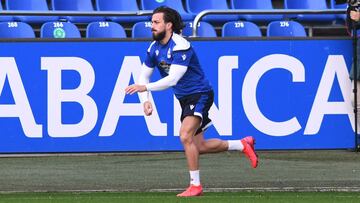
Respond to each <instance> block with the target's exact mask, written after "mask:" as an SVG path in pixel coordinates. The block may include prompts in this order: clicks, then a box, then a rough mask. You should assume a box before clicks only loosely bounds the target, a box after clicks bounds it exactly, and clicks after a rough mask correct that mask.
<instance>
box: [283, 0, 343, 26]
mask: <svg viewBox="0 0 360 203" xmlns="http://www.w3.org/2000/svg"><path fill="white" fill-rule="evenodd" d="M284 8H285V9H312V10H326V9H329V8H328V7H327V4H326V0H284ZM294 16H295V17H296V20H298V21H307V22H332V21H334V20H335V18H336V16H335V15H334V14H318V15H316V14H298V15H288V17H290V18H292V17H294Z"/></svg>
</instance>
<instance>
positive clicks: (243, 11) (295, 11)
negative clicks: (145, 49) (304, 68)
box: [191, 9, 346, 37]
mask: <svg viewBox="0 0 360 203" xmlns="http://www.w3.org/2000/svg"><path fill="white" fill-rule="evenodd" d="M345 13H346V9H328V10H304V9H271V10H250V9H249V10H248V9H233V10H204V11H201V12H200V13H198V14H197V15H196V17H195V19H194V22H193V27H192V30H193V33H192V36H191V37H197V27H198V26H195V25H198V23H199V22H200V20H201V19H202V18H203V17H204V16H206V15H209V14H215V15H220V14H247V15H249V14H255V15H256V14H258V15H259V14H268V15H270V14H275V15H276V14H318V15H319V14H345Z"/></svg>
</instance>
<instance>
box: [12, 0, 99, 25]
mask: <svg viewBox="0 0 360 203" xmlns="http://www.w3.org/2000/svg"><path fill="white" fill-rule="evenodd" d="M10 1H11V0H10ZM51 2H52V7H53V10H55V11H84V12H86V11H87V12H91V11H94V7H93V5H92V1H91V0H51ZM60 18H65V19H67V20H68V21H70V22H73V23H89V22H93V21H103V20H104V19H105V18H104V17H101V16H66V17H65V16H62V17H60Z"/></svg>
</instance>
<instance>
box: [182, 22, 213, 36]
mask: <svg viewBox="0 0 360 203" xmlns="http://www.w3.org/2000/svg"><path fill="white" fill-rule="evenodd" d="M192 28H193V22H185V27H184V29H183V32H182V34H183V36H185V37H189V36H191V35H192V33H193V30H192ZM197 36H198V37H216V36H217V35H216V31H215V28H214V27H213V26H212V25H211V24H210V23H207V22H204V21H202V22H199V24H198V29H197Z"/></svg>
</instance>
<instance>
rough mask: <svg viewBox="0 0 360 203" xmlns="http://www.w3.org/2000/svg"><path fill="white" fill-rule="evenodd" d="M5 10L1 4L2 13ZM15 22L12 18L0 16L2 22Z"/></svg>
mask: <svg viewBox="0 0 360 203" xmlns="http://www.w3.org/2000/svg"><path fill="white" fill-rule="evenodd" d="M2 10H3V7H2V5H1V4H0V11H2ZM12 20H13V17H12V16H5V15H4V16H0V21H7V22H9V21H12Z"/></svg>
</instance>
